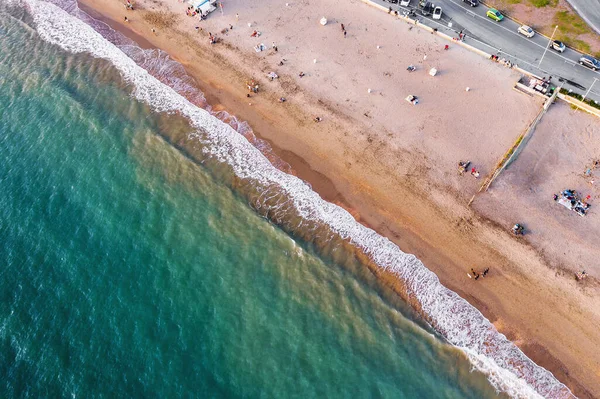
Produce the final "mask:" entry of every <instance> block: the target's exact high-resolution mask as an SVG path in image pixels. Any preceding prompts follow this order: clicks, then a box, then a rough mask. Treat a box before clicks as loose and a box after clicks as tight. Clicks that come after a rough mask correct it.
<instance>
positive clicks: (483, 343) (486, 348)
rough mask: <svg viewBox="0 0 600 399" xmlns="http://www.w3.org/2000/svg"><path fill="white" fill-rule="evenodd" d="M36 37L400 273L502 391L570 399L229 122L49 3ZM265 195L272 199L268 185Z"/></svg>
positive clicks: (417, 264) (36, 2) (431, 280)
mask: <svg viewBox="0 0 600 399" xmlns="http://www.w3.org/2000/svg"><path fill="white" fill-rule="evenodd" d="M24 1H25V4H27V5H28V9H29V12H30V13H31V15H32V16H33V18H34V21H35V24H36V29H37V31H38V33H39V35H40V36H41V37H42V38H43V39H44V40H46V41H48V42H50V43H53V44H56V45H58V46H60V47H62V48H63V49H65V50H68V51H70V52H73V53H82V52H85V53H90V54H92V55H93V56H95V57H98V58H103V59H105V60H108V61H110V62H111V63H113V64H114V66H115V67H116V68H117V69H118V70H119V71H120V72H121V74H122V76H123V78H124V79H125V80H126V81H128V82H129V83H131V84H132V85H133V87H134V96H135V97H136V98H137V99H139V100H141V101H144V102H146V103H147V104H149V105H150V106H152V107H153V108H154V109H155V110H156V111H159V112H169V113H179V114H182V115H183V116H185V117H187V118H188V119H189V120H190V122H191V124H192V125H193V126H194V127H195V128H197V129H199V130H201V131H202V132H205V133H206V135H207V136H204V137H208V141H209V143H208V146H207V148H209V149H210V152H211V155H212V156H214V157H216V158H217V159H218V160H219V161H221V162H226V163H227V164H229V165H231V167H232V168H233V170H234V172H235V173H236V175H237V176H238V177H240V178H249V179H252V180H253V181H255V182H256V183H258V184H260V185H261V186H262V187H264V188H268V187H276V188H278V189H279V191H282V192H284V193H285V194H286V195H287V197H288V198H289V201H292V202H293V206H294V208H295V209H297V211H298V213H299V214H300V215H301V216H302V217H303V218H305V219H307V220H313V221H317V222H318V223H323V224H326V225H328V226H329V228H330V229H331V230H332V231H334V232H335V233H337V234H338V235H339V236H341V237H342V238H344V239H346V240H348V241H349V242H351V243H352V244H353V245H355V246H357V247H359V248H360V249H361V250H362V251H363V252H365V253H366V254H367V255H369V256H370V257H371V258H372V259H373V260H374V262H375V263H376V264H377V265H379V266H380V267H381V268H383V269H385V270H388V271H391V272H393V273H395V274H396V275H397V276H398V277H399V278H401V279H402V280H403V281H404V282H405V284H406V288H407V291H408V295H409V297H410V298H411V299H414V300H416V301H417V302H418V303H419V305H420V308H421V309H422V312H423V314H424V315H425V317H426V318H427V320H428V321H429V322H430V323H431V325H432V326H433V327H434V328H435V329H436V330H437V331H438V332H439V333H440V334H441V335H442V336H443V337H445V338H446V339H447V340H448V342H450V343H451V344H453V345H455V346H457V347H459V348H461V349H462V350H463V351H464V352H465V353H466V354H467V356H468V357H469V359H470V360H471V362H472V364H473V365H474V367H475V368H477V369H478V370H480V371H482V372H483V373H485V374H486V375H487V376H488V378H489V380H490V382H491V383H492V384H493V385H494V386H495V387H496V388H497V389H498V390H500V391H504V392H506V393H508V394H509V395H510V396H512V397H515V398H533V397H541V396H543V397H546V398H570V397H574V396H573V395H572V394H571V392H570V391H569V389H568V388H567V387H565V386H564V385H563V384H561V383H560V382H559V381H558V380H556V379H555V378H554V376H553V375H552V374H551V373H550V372H548V371H547V370H545V369H544V368H542V367H539V366H538V365H536V364H535V363H534V362H532V361H531V360H530V359H529V358H528V357H527V356H525V354H523V352H521V351H520V350H519V349H518V348H517V347H516V346H515V345H514V344H513V343H512V342H510V341H509V340H508V339H506V337H505V336H504V335H502V334H500V333H499V332H498V331H497V330H496V329H495V327H494V326H493V325H492V324H491V323H490V322H489V321H488V320H487V319H486V318H485V317H483V315H482V314H481V313H480V312H479V311H478V310H477V309H475V308H474V307H473V306H471V305H470V304H469V303H468V302H466V301H465V300H463V299H462V298H460V297H459V296H458V295H457V294H456V293H455V292H452V291H450V290H449V289H447V288H446V287H444V286H443V285H441V283H440V282H439V280H438V278H437V276H435V274H434V273H432V272H431V271H430V270H428V269H427V268H425V266H424V265H423V264H422V263H421V261H419V260H418V259H417V258H416V257H415V256H413V255H408V254H405V253H403V252H402V251H401V250H400V249H399V248H398V247H397V246H396V245H395V244H394V243H392V242H391V241H389V240H388V239H387V238H384V237H382V236H380V235H378V234H377V233H376V232H374V231H373V230H371V229H368V228H366V227H364V226H362V225H361V224H359V223H357V222H356V221H355V220H354V218H353V217H352V216H351V215H350V214H349V213H348V212H346V211H345V210H344V209H342V208H340V207H338V206H336V205H333V204H331V203H328V202H326V201H324V200H323V199H321V198H320V197H319V196H318V194H316V193H315V192H314V191H312V190H311V188H310V187H309V186H308V185H307V184H305V183H304V182H302V181H301V180H300V179H298V178H296V177H294V176H292V175H289V174H286V173H283V172H281V171H279V170H277V169H276V168H274V167H273V166H272V165H271V164H270V163H269V161H268V160H267V158H265V156H263V155H262V154H261V153H260V151H258V150H257V149H256V148H254V147H253V146H252V145H251V144H250V143H249V142H248V141H247V140H246V139H245V138H244V137H243V136H241V135H240V134H238V133H237V132H236V131H235V130H234V129H233V128H232V127H231V126H229V125H227V124H226V123H223V122H222V121H220V120H219V119H217V118H216V117H214V116H212V115H211V114H210V113H209V112H207V111H205V110H203V109H201V108H199V107H197V106H195V105H193V104H192V103H191V102H190V101H188V100H187V99H185V98H184V97H183V96H181V95H179V94H178V93H177V92H176V91H175V90H173V89H172V88H171V87H169V86H167V85H165V84H162V83H161V82H160V81H158V80H157V79H156V78H154V77H153V76H151V75H150V74H149V73H148V72H147V71H146V70H144V69H143V68H141V67H140V66H138V65H137V64H136V63H135V62H134V61H133V60H132V59H131V58H129V57H127V56H126V55H125V54H124V53H123V52H122V51H121V50H119V49H118V48H117V47H116V46H115V45H113V44H111V43H110V42H109V41H107V40H106V39H104V38H103V37H102V36H101V35H100V34H99V33H97V32H96V31H94V30H93V29H92V28H91V27H90V26H88V25H86V24H85V23H83V22H82V21H80V20H78V19H77V18H75V17H72V16H70V15H69V14H67V13H66V12H64V11H63V10H62V9H60V8H58V7H56V6H55V5H53V4H50V3H47V2H44V1H41V0H24ZM264 196H265V198H269V197H271V196H273V193H269V192H268V190H265V192H264Z"/></svg>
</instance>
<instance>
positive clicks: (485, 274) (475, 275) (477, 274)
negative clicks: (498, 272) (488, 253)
mask: <svg viewBox="0 0 600 399" xmlns="http://www.w3.org/2000/svg"><path fill="white" fill-rule="evenodd" d="M489 272H490V268H489V267H486V268H485V269H484V270H483V272H482V273H481V274H480V273H477V272H476V271H475V269H473V268H471V273H470V274H469V275H468V276H469V278H471V274H472V275H473V278H475V280H479V277H485V276H487V274H488V273H489Z"/></svg>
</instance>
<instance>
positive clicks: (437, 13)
mask: <svg viewBox="0 0 600 399" xmlns="http://www.w3.org/2000/svg"><path fill="white" fill-rule="evenodd" d="M432 18H433V19H442V7H439V6H438V7H436V8H434V9H433V17H432Z"/></svg>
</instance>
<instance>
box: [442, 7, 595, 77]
mask: <svg viewBox="0 0 600 399" xmlns="http://www.w3.org/2000/svg"><path fill="white" fill-rule="evenodd" d="M446 1H448V2H450V3H452V4H454V5H456V6H457V7H460V8H462V9H463V10H465V11H466V12H467V13H472V14H473V15H474V16H476V17H478V18H481V19H483V20H485V21H487V22H489V23H491V24H494V25H497V26H498V27H499V28H502V29H504V30H506V31H508V32H510V33H512V34H513V35H516V36H518V37H520V38H522V39H525V37H524V36H523V35H521V34H520V33H518V32H515V31H513V30H511V29H509V28H507V27H505V26H501V25H500V23H499V22H492V20H491V19H490V18H488V17H487V16H485V17H484V16H481V15H479V14H475V13H474V12H473V11H471V10H469V9H468V8H466V7H464V6H463V5H462V4H460V3H457V2H455V1H453V0H446ZM465 28H466V27H465ZM527 41H528V42H529V43H532V44H534V45H536V46H538V47H539V48H542V49H546V46H542V45H541V44H537V43H536V42H534V41H533V40H527ZM548 44H550V43H548ZM490 47H492V46H490ZM575 53H576V54H578V55H579V57H581V55H580V53H578V52H576V51H575ZM551 54H554V55H555V56H557V57H560V58H562V59H563V60H566V61H568V62H572V63H574V64H577V65H579V62H578V61H573V60H571V59H569V58H567V57H565V56H564V55H562V54H561V53H556V52H551ZM515 58H516V57H515ZM580 66H581V67H582V68H585V67H583V65H580ZM586 69H589V68H586ZM592 72H594V73H598V72H595V71H592Z"/></svg>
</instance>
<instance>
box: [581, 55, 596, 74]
mask: <svg viewBox="0 0 600 399" xmlns="http://www.w3.org/2000/svg"><path fill="white" fill-rule="evenodd" d="M579 65H583V66H584V67H588V68H590V69H592V70H594V71H597V70H599V69H600V61H598V60H597V59H595V58H594V57H590V56H589V55H582V56H581V58H579Z"/></svg>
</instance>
